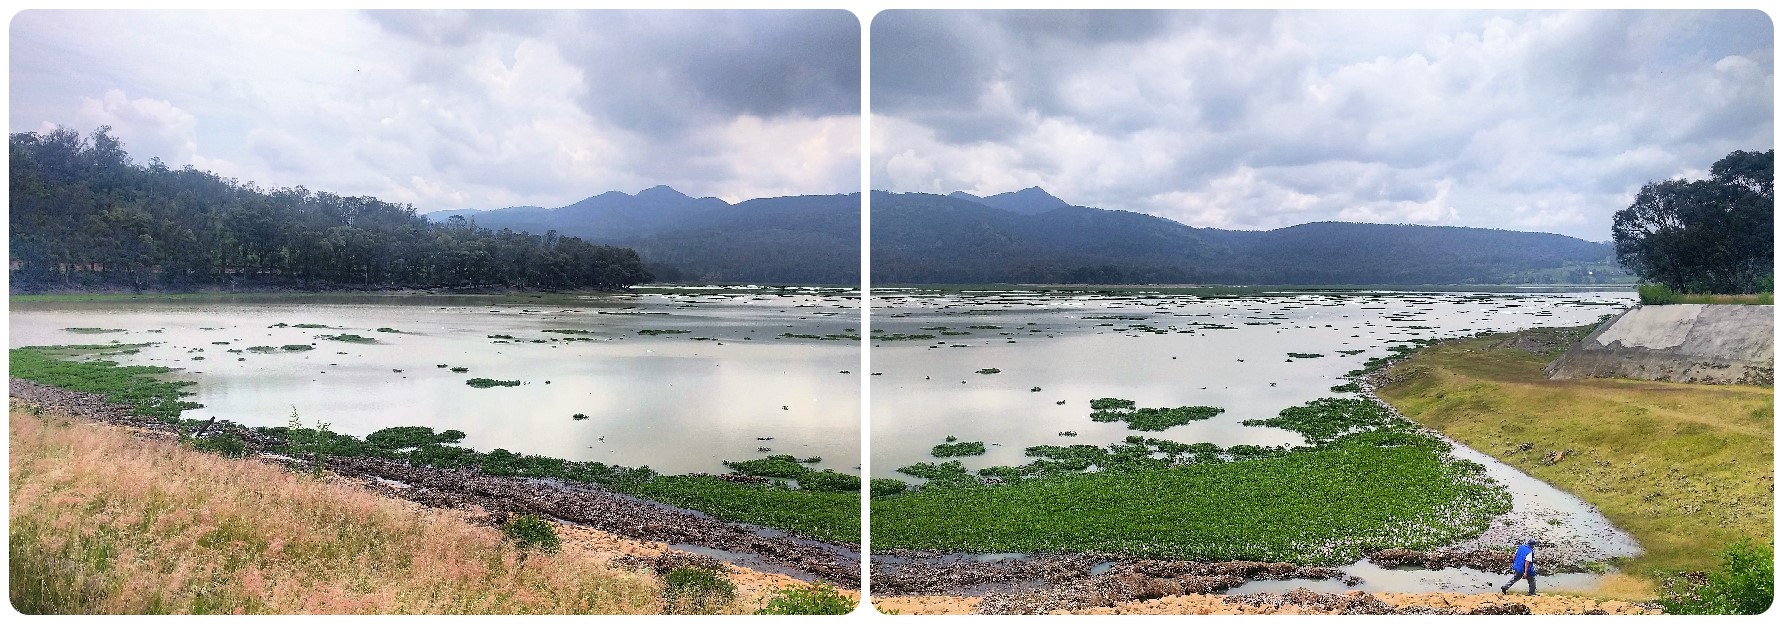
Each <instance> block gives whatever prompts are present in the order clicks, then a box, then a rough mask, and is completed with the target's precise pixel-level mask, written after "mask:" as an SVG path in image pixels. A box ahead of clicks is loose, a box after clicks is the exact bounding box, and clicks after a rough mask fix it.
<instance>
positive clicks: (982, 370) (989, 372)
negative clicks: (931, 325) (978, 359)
mask: <svg viewBox="0 0 1782 624" xmlns="http://www.w3.org/2000/svg"><path fill="white" fill-rule="evenodd" d="M941 333H946V332H941ZM1000 372H1002V369H1000V368H980V369H978V374H979V375H995V374H997V373H1000Z"/></svg>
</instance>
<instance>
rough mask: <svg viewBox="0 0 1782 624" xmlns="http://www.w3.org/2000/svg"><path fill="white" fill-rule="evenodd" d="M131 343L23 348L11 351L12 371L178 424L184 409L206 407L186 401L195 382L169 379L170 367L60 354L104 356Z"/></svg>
mask: <svg viewBox="0 0 1782 624" xmlns="http://www.w3.org/2000/svg"><path fill="white" fill-rule="evenodd" d="M129 347H132V345H76V346H66V347H21V348H18V349H12V350H9V351H8V352H7V353H8V356H9V357H8V367H7V369H8V374H9V375H10V376H11V377H13V378H15V379H29V380H31V381H35V382H38V383H42V384H46V385H51V386H56V387H59V388H66V389H69V390H75V391H78V392H92V393H96V394H99V395H102V396H104V397H105V400H107V401H110V402H113V403H119V404H122V405H128V406H130V408H131V409H132V410H134V411H135V412H136V413H137V414H139V415H142V416H145V417H148V418H153V419H156V420H161V421H164V422H178V421H179V416H180V414H181V413H182V412H184V411H185V410H188V409H196V408H200V407H204V406H203V405H201V404H199V403H194V402H191V401H186V400H184V399H185V397H187V396H190V395H191V394H192V393H191V392H187V391H186V390H185V388H186V387H187V386H191V385H193V384H194V383H195V382H191V381H166V380H164V379H162V376H163V375H165V374H166V373H168V372H169V369H167V368H165V367H161V366H119V365H118V364H117V363H116V362H112V361H109V360H85V361H73V360H68V359H64V358H63V357H61V356H65V355H67V354H70V353H71V352H80V351H92V352H98V353H100V354H103V353H104V352H106V351H113V352H117V351H120V350H123V349H126V348H129Z"/></svg>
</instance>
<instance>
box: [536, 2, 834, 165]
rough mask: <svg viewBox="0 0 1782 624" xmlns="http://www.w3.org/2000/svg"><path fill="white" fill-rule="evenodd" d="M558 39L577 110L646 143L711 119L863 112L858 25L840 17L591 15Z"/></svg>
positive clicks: (812, 14)
mask: <svg viewBox="0 0 1782 624" xmlns="http://www.w3.org/2000/svg"><path fill="white" fill-rule="evenodd" d="M576 30H578V31H579V33H578V34H577V35H575V36H568V37H563V38H562V42H563V45H564V48H565V50H564V56H565V58H566V60H568V61H569V62H571V63H573V64H575V65H576V66H578V67H580V68H581V69H582V71H583V72H584V75H585V80H586V84H587V92H586V95H585V96H584V97H583V99H582V105H583V107H584V108H585V109H587V110H588V112H589V114H591V115H595V116H599V117H609V118H612V119H615V120H617V121H619V122H620V123H623V124H625V125H627V126H630V127H633V128H638V129H641V130H644V131H646V132H648V133H649V134H652V135H659V136H675V135H678V134H680V133H683V132H686V131H687V130H689V129H691V128H694V127H697V126H699V125H701V124H704V123H709V122H711V121H713V120H715V119H722V118H729V117H734V116H738V115H752V116H757V117H780V116H825V115H847V114H854V113H856V112H858V111H859V110H860V38H859V21H858V20H856V19H855V18H854V16H853V14H851V13H848V12H846V11H791V12H783V11H773V12H767V11H734V12H732V11H691V12H689V11H674V12H652V11H637V12H604V11H602V12H595V13H591V14H587V15H583V16H582V19H580V20H579V21H578V26H577V29H576Z"/></svg>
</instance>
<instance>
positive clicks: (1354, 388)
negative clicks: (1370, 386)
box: [1330, 381, 1361, 392]
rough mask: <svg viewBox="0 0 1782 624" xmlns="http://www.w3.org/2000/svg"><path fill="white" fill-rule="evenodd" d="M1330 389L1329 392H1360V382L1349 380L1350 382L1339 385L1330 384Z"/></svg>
mask: <svg viewBox="0 0 1782 624" xmlns="http://www.w3.org/2000/svg"><path fill="white" fill-rule="evenodd" d="M1330 391H1331V392H1361V384H1358V383H1355V382H1353V381H1351V382H1348V383H1345V384H1343V385H1340V386H1331V387H1330Z"/></svg>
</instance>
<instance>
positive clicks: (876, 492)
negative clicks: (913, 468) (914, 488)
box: [867, 479, 910, 496]
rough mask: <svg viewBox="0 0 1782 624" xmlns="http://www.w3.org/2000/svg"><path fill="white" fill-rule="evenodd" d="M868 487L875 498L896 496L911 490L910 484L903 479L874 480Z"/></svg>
mask: <svg viewBox="0 0 1782 624" xmlns="http://www.w3.org/2000/svg"><path fill="white" fill-rule="evenodd" d="M867 487H868V488H870V489H871V490H872V495H873V496H895V495H898V494H902V493H904V491H906V490H908V489H910V484H909V483H908V482H905V481H904V480H902V479H873V480H872V481H871V482H869V483H868V484H867Z"/></svg>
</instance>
